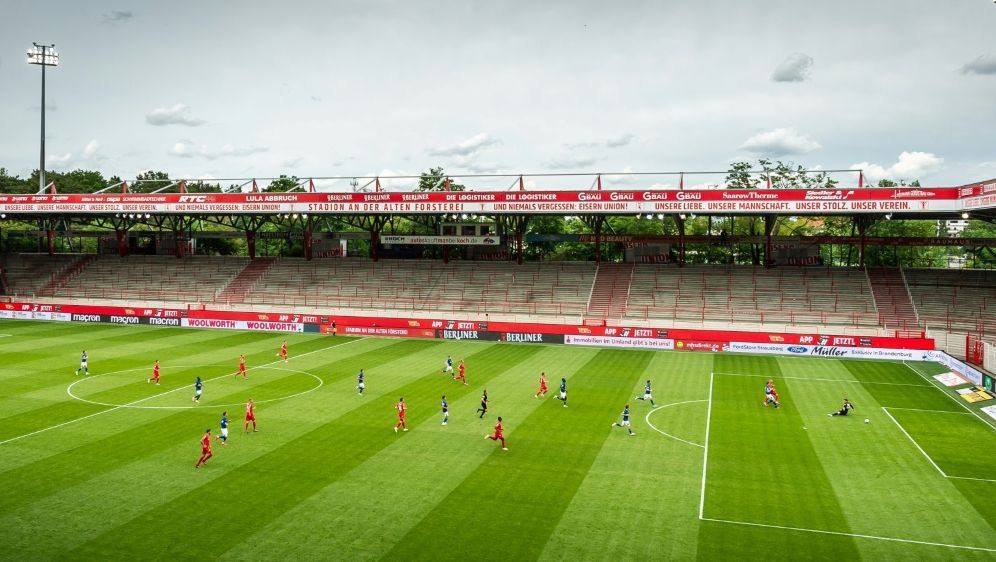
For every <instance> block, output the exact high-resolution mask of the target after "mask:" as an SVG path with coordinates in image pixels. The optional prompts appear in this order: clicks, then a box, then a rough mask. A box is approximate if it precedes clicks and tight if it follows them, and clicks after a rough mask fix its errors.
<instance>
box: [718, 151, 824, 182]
mask: <svg viewBox="0 0 996 562" xmlns="http://www.w3.org/2000/svg"><path fill="white" fill-rule="evenodd" d="M757 168H759V169H760V174H752V173H751V172H752V171H753V170H754V169H755V166H754V165H753V164H751V163H750V162H743V161H741V162H734V163H733V164H731V165H730V169H729V170H728V171H727V174H726V187H727V188H728V189H754V188H757V187H762V184H763V187H767V184H768V182H769V181H770V182H771V187H773V188H776V189H791V188H801V189H832V188H834V187H836V186H837V181H836V180H834V179H832V178H830V176H829V175H828V174H827V173H826V172H807V171H806V169H805V168H803V167H802V166H801V165H796V164H793V163H791V162H788V163H786V162H782V161H781V160H776V161H774V162H772V161H771V160H768V159H766V158H761V159H759V160H758V161H757Z"/></svg>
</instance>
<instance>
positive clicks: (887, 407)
mask: <svg viewBox="0 0 996 562" xmlns="http://www.w3.org/2000/svg"><path fill="white" fill-rule="evenodd" d="M882 410H883V411H884V412H885V415H887V416H889V418H890V419H891V420H892V421H893V422H894V423H895V424H896V425H897V426H899V429H900V430H902V432H903V433H904V434H905V435H906V437H908V438H909V440H910V441H912V442H913V444H914V445H916V448H917V449H919V450H920V452H921V453H923V456H925V457H927V460H928V461H930V464H932V465H934V468H936V469H937V471H938V472H940V473H941V475H942V476H944V477H945V478H954V479H956V480H975V481H976V482H996V480H993V479H991V478H975V477H973V476H952V475H950V474H947V473H946V472H944V471H943V470H941V468H940V467H939V466H937V463H935V462H934V460H933V459H931V458H930V455H928V454H927V453H926V451H924V450H923V449H922V448H921V447H920V445H919V444H918V443H917V442H916V440H915V439H913V437H912V436H910V434H909V433H907V432H906V430H905V429H903V426H902V425H900V423H899V422H898V421H897V420H896V418H895V417H894V416H893V415H892V414H890V413H889V410H908V411H913V412H932V413H936V414H957V415H959V416H967V415H968V413H966V412H949V411H945V410H919V409H916V408H893V407H891V406H882Z"/></svg>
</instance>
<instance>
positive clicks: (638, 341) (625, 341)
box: [564, 335, 674, 349]
mask: <svg viewBox="0 0 996 562" xmlns="http://www.w3.org/2000/svg"><path fill="white" fill-rule="evenodd" d="M564 343H566V344H567V345H595V346H599V347H633V348H640V349H674V340H669V339H649V338H621V337H614V336H571V335H565V336H564Z"/></svg>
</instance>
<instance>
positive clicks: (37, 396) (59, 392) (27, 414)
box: [0, 330, 348, 446]
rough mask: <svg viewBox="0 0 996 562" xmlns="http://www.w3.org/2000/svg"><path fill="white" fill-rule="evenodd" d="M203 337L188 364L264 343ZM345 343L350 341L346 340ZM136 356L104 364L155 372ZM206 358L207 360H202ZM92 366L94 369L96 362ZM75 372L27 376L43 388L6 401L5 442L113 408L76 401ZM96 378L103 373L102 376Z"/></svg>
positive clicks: (1, 431)
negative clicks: (71, 390)
mask: <svg viewBox="0 0 996 562" xmlns="http://www.w3.org/2000/svg"><path fill="white" fill-rule="evenodd" d="M143 332H145V331H144V330H140V331H136V332H135V335H134V336H133V337H132V341H135V340H138V343H137V344H136V346H137V348H139V349H142V350H146V351H145V353H147V350H148V349H153V348H154V347H155V345H156V343H155V341H154V340H151V341H150V340H148V339H144V338H143V337H142V336H146V337H148V336H149V335H151V334H149V333H148V332H145V333H143ZM198 336H199V339H195V340H194V341H192V342H191V345H190V346H185V349H190V350H194V352H193V353H189V354H185V358H186V361H187V362H189V363H188V364H190V363H193V364H197V363H200V362H201V361H204V362H205V363H207V362H208V361H211V360H212V359H213V358H216V356H217V349H218V348H219V347H218V346H222V345H224V346H228V345H232V346H235V347H237V348H239V349H244V350H245V349H249V350H252V349H254V348H253V347H251V346H253V345H258V337H256V336H257V334H243V335H242V336H243V337H244V338H245V339H244V340H240V339H239V338H238V336H239V335H238V334H234V335H233V334H229V333H219V332H210V331H208V332H207V333H205V332H203V331H202V332H201V333H199V334H190V336H189V337H190V338H192V339H193V338H197V337H198ZM246 336H248V337H246ZM347 341H348V340H347ZM341 343H345V342H344V341H343V342H341ZM341 343H340V342H336V343H333V342H331V341H329V340H328V339H323V338H313V339H310V341H307V342H302V344H301V345H300V346H298V351H299V352H301V353H303V352H305V351H315V350H318V349H322V348H324V347H329V346H332V345H340V344H341ZM212 349H214V351H212ZM197 350H200V351H197ZM167 351H169V348H167ZM255 353H256V354H259V356H260V357H264V355H262V353H263V352H262V351H257V352H255ZM136 355H137V353H136V354H133V355H130V356H128V357H119V358H117V359H115V360H113V361H106V362H104V363H103V365H104V366H105V367H107V370H106V371H105V372H120V371H122V370H125V369H129V370H130V369H136V368H140V367H135V365H136V364H138V363H140V362H142V363H146V365H147V366H148V369H149V370H148V372H142V371H141V370H139V371H132V372H131V373H130V374H131V375H133V376H134V381H143V380H145V378H147V377H148V375H149V374H151V366H152V361H153V360H154V359H149V358H147V356H145V357H140V358H135V356H136ZM202 357H203V358H204V359H201V358H202ZM236 357H237V356H236ZM275 359H276V357H274V358H273V359H269V360H266V361H265V362H268V363H269V362H273V360H275ZM263 362H264V361H260V364H261V363H263ZM91 365H93V363H92V362H91ZM232 365H233V366H232V369H231V372H232V373H234V372H235V370H236V365H237V363H236V362H235V361H234V359H233V364H232ZM251 366H252V364H251V363H250V367H251ZM167 368H168V367H164V371H163V374H164V377H165V378H164V380H167V381H169V383H168V385H170V386H172V385H177V384H179V385H182V384H183V383H182V382H180V381H176V380H175V379H174V378H172V377H167V376H166V375H167V374H168V373H167V371H166V369H167ZM0 370H5V368H4V367H2V366H0ZM73 370H75V366H74V367H73V369H69V368H67V369H66V371H65V374H63V372H62V371H49V372H45V373H37V374H34V375H25V377H34V378H35V379H36V382H37V386H35V387H34V388H30V389H22V390H21V392H20V393H19V394H18V395H15V396H10V397H6V398H4V399H2V400H0V406H2V405H4V404H5V403H7V402H8V401H9V402H10V403H11V407H10V408H7V409H6V412H7V414H6V415H4V416H2V417H0V421H2V423H0V442H2V441H5V440H7V439H11V438H13V437H17V436H20V435H25V434H28V433H31V432H33V431H37V430H39V429H43V428H46V427H51V426H54V425H58V424H60V423H65V422H67V421H71V420H74V419H78V418H82V417H85V416H88V415H91V414H94V413H97V412H100V411H103V410H107V409H109V407H107V406H100V405H95V404H88V403H85V402H81V401H78V400H72V399H71V398H70V397H69V396H68V395H67V394H66V387H67V386H68V385H69V384H70V383H72V382H73V381H77V380H80V379H82V378H83V376H82V375H80V376H79V377H75V376H73V375H72V374H71V373H72V371H73ZM96 374H97V375H99V372H97V373H96ZM120 380H121V381H122V384H130V383H129V382H128V380H129V379H128V378H126V377H121V379H120ZM192 383H193V377H190V378H189V379H188V381H187V384H192ZM83 384H86V383H83ZM149 390H150V395H152V394H154V393H155V392H151V391H154V390H156V389H155V388H151V389H149ZM169 390H170V388H169V387H167V388H163V387H162V386H160V387H159V392H167V391H169ZM110 396H112V395H101V396H98V397H97V398H109V397H110ZM133 399H135V398H133ZM100 401H107V402H108V403H127V402H130V401H131V400H128V399H124V400H121V401H119V402H116V401H114V400H100ZM26 406H27V407H26ZM0 446H3V445H0Z"/></svg>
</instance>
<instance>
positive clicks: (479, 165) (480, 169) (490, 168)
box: [461, 162, 509, 174]
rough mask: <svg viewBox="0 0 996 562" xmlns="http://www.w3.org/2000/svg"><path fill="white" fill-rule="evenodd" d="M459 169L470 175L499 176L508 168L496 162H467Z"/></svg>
mask: <svg viewBox="0 0 996 562" xmlns="http://www.w3.org/2000/svg"><path fill="white" fill-rule="evenodd" d="M461 168H463V169H465V170H467V171H468V172H470V173H472V174H499V173H502V172H504V171H506V170H508V169H509V166H506V165H504V164H498V163H497V162H468V163H466V164H465V165H463V166H461Z"/></svg>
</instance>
